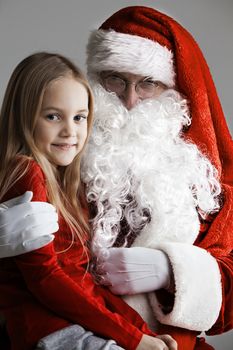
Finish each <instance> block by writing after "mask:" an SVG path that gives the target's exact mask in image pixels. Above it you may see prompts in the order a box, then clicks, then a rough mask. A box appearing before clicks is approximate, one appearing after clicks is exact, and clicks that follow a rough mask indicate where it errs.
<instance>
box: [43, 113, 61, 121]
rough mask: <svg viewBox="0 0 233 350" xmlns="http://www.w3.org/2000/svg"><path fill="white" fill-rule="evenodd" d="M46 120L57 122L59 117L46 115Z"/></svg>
mask: <svg viewBox="0 0 233 350" xmlns="http://www.w3.org/2000/svg"><path fill="white" fill-rule="evenodd" d="M46 119H47V120H51V121H57V120H60V117H59V115H57V114H48V115H46Z"/></svg>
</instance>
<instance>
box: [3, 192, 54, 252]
mask: <svg viewBox="0 0 233 350" xmlns="http://www.w3.org/2000/svg"><path fill="white" fill-rule="evenodd" d="M32 195H33V193H32V192H29V191H28V192H25V193H24V194H23V195H22V196H19V197H17V198H13V199H11V200H9V201H7V202H4V203H1V204H0V258H5V257H10V256H16V255H20V254H23V253H27V252H29V251H32V250H35V249H38V248H41V247H43V246H45V245H46V244H48V243H49V242H51V241H52V240H53V239H54V235H52V233H54V232H56V231H57V230H58V223H57V221H58V215H57V213H56V209H55V208H54V206H53V205H52V204H49V203H46V202H31V199H32Z"/></svg>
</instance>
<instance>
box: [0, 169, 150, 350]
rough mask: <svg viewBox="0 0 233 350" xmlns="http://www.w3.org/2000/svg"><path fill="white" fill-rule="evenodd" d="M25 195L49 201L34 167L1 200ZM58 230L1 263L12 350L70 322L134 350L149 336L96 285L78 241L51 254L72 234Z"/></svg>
mask: <svg viewBox="0 0 233 350" xmlns="http://www.w3.org/2000/svg"><path fill="white" fill-rule="evenodd" d="M26 190H31V191H33V193H34V197H33V200H34V201H46V200H47V196H46V190H45V180H44V177H43V174H42V171H41V169H40V167H39V166H38V165H37V164H36V163H35V162H31V164H30V169H29V170H28V172H27V174H26V175H25V176H24V177H23V178H21V179H20V180H19V181H18V182H17V184H16V185H15V186H14V188H13V190H12V191H11V192H10V193H9V194H8V195H7V197H6V198H5V199H8V198H11V197H15V196H17V195H20V194H22V193H24V192H25V191H26ZM59 227H60V229H59V231H58V232H57V233H56V235H55V243H54V244H53V243H50V244H48V245H47V246H45V247H43V248H40V249H38V250H36V251H34V252H31V253H26V254H23V255H21V256H18V257H16V258H5V259H1V260H0V281H1V283H0V295H1V298H0V307H1V309H2V310H3V312H4V314H5V317H6V319H7V328H8V332H9V335H10V339H11V342H12V344H11V346H12V347H11V349H12V350H29V349H34V347H35V344H36V342H37V341H38V340H39V339H40V338H41V337H43V336H45V335H47V334H50V333H51V332H54V331H55V330H57V329H61V328H64V327H65V326H67V325H69V324H71V323H78V324H80V325H82V326H83V327H84V328H86V329H88V330H91V331H93V332H95V333H96V334H99V335H101V336H104V337H106V338H112V339H115V340H116V341H117V342H118V344H119V345H121V346H122V347H124V348H125V349H129V350H130V349H135V348H136V346H137V345H138V343H139V341H140V339H141V337H142V333H146V334H150V335H153V333H152V332H151V331H150V330H149V329H148V328H147V326H146V324H145V323H144V321H143V320H142V319H141V317H140V316H139V315H138V314H137V313H136V312H135V311H134V310H133V309H131V308H130V307H129V306H128V305H127V304H126V303H125V302H124V301H122V300H121V299H120V298H118V297H116V296H114V295H113V294H111V293H110V292H109V291H108V290H107V289H104V288H102V287H99V286H96V285H95V284H94V282H93V279H92V276H91V275H90V274H89V273H88V272H87V271H86V266H87V256H86V254H85V253H83V247H82V245H81V244H80V242H79V241H78V240H77V239H76V240H75V242H74V243H73V245H72V247H71V248H70V249H68V250H67V251H66V252H63V253H60V254H57V253H56V252H55V249H56V251H60V250H64V249H66V248H67V247H69V245H70V238H71V234H70V230H69V229H68V227H67V226H66V224H65V222H64V221H63V220H62V219H60V225H59ZM54 246H55V248H54Z"/></svg>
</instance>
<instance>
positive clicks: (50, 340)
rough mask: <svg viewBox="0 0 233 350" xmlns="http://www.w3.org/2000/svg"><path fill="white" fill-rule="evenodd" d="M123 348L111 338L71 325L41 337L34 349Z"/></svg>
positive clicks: (96, 349)
mask: <svg viewBox="0 0 233 350" xmlns="http://www.w3.org/2000/svg"><path fill="white" fill-rule="evenodd" d="M67 349H69V350H123V349H122V348H121V347H120V346H118V345H116V343H115V341H113V340H106V339H103V338H100V337H97V336H95V335H93V333H91V332H89V331H85V329H84V328H82V327H81V326H79V325H72V326H69V327H66V328H63V329H61V330H59V331H57V332H54V333H52V334H50V335H48V336H47V337H44V338H43V339H41V340H40V341H39V342H38V344H37V347H36V349H35V350H67Z"/></svg>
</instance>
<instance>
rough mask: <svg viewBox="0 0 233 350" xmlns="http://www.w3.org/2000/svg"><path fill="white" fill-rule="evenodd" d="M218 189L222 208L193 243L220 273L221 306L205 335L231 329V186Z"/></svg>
mask: <svg viewBox="0 0 233 350" xmlns="http://www.w3.org/2000/svg"><path fill="white" fill-rule="evenodd" d="M222 187H223V193H224V199H223V202H224V203H223V207H222V209H221V210H220V212H219V213H218V214H217V215H216V217H215V218H214V219H213V220H212V221H211V222H209V223H208V225H207V226H206V229H205V232H202V233H201V234H200V235H199V237H198V239H197V242H196V244H197V245H198V246H199V247H201V248H204V249H206V250H207V251H208V252H209V253H210V254H211V255H212V256H213V257H214V258H215V259H216V261H217V263H218V266H219V270H220V273H221V285H222V306H221V309H220V312H219V317H218V319H217V321H216V322H215V324H214V325H213V326H212V327H211V329H210V330H208V332H206V333H207V334H209V335H215V334H221V333H223V332H227V331H229V330H231V329H233V250H232V248H233V215H232V214H233V187H232V186H230V185H222Z"/></svg>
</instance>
